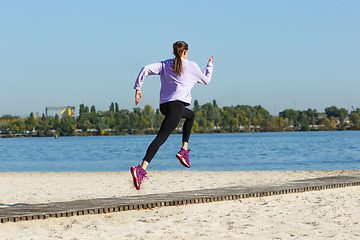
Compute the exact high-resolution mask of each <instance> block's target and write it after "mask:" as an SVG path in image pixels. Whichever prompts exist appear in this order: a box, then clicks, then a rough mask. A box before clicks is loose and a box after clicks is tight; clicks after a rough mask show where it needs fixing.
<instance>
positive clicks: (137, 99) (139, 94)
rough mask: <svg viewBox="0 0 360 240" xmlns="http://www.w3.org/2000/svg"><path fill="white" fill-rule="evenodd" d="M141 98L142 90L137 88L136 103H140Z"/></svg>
mask: <svg viewBox="0 0 360 240" xmlns="http://www.w3.org/2000/svg"><path fill="white" fill-rule="evenodd" d="M140 98H141V91H140V90H136V93H135V105H138V104H139V102H140Z"/></svg>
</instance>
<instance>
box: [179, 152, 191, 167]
mask: <svg viewBox="0 0 360 240" xmlns="http://www.w3.org/2000/svg"><path fill="white" fill-rule="evenodd" d="M176 157H177V159H179V161H180V163H181V165H183V166H184V167H187V168H190V165H188V164H187V163H186V161H185V160H184V158H183V156H181V155H180V154H176Z"/></svg>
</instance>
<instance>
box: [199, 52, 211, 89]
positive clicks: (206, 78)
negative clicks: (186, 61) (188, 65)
mask: <svg viewBox="0 0 360 240" xmlns="http://www.w3.org/2000/svg"><path fill="white" fill-rule="evenodd" d="M213 62H214V58H213V57H211V58H210V59H209V61H208V63H207V66H206V68H205V70H204V72H201V70H200V68H199V66H198V65H197V64H196V63H195V65H196V68H197V69H198V70H197V78H198V80H197V83H202V84H205V85H207V84H208V83H209V82H210V80H211V76H212V71H213Z"/></svg>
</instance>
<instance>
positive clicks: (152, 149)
mask: <svg viewBox="0 0 360 240" xmlns="http://www.w3.org/2000/svg"><path fill="white" fill-rule="evenodd" d="M184 109H185V104H184V103H183V102H180V101H176V102H167V103H163V104H161V105H160V111H161V113H162V114H164V115H165V118H164V120H163V122H162V124H161V127H160V130H159V133H158V135H157V136H156V138H155V139H154V140H153V141H152V143H151V144H150V145H149V147H148V149H147V151H146V155H145V157H144V159H143V160H144V161H145V163H144V162H143V165H144V167H145V168H146V167H147V165H148V164H149V163H150V162H151V160H152V159H153V158H154V156H155V154H156V153H157V151H158V150H159V148H160V147H161V145H163V144H164V142H165V141H166V140H167V139H168V137H169V136H170V134H171V133H172V132H173V131H174V130H175V128H176V127H177V126H178V124H179V122H180V120H181V117H182V116H183V112H184ZM190 131H191V129H190Z"/></svg>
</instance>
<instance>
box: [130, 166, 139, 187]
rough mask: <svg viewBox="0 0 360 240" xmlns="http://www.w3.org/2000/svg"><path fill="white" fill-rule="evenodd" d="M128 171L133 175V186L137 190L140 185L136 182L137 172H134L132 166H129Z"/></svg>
mask: <svg viewBox="0 0 360 240" xmlns="http://www.w3.org/2000/svg"><path fill="white" fill-rule="evenodd" d="M130 172H131V175H132V177H133V180H134V186H135V188H136V189H137V190H140V186H139V184H138V178H137V174H136V168H134V167H131V169H130Z"/></svg>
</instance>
